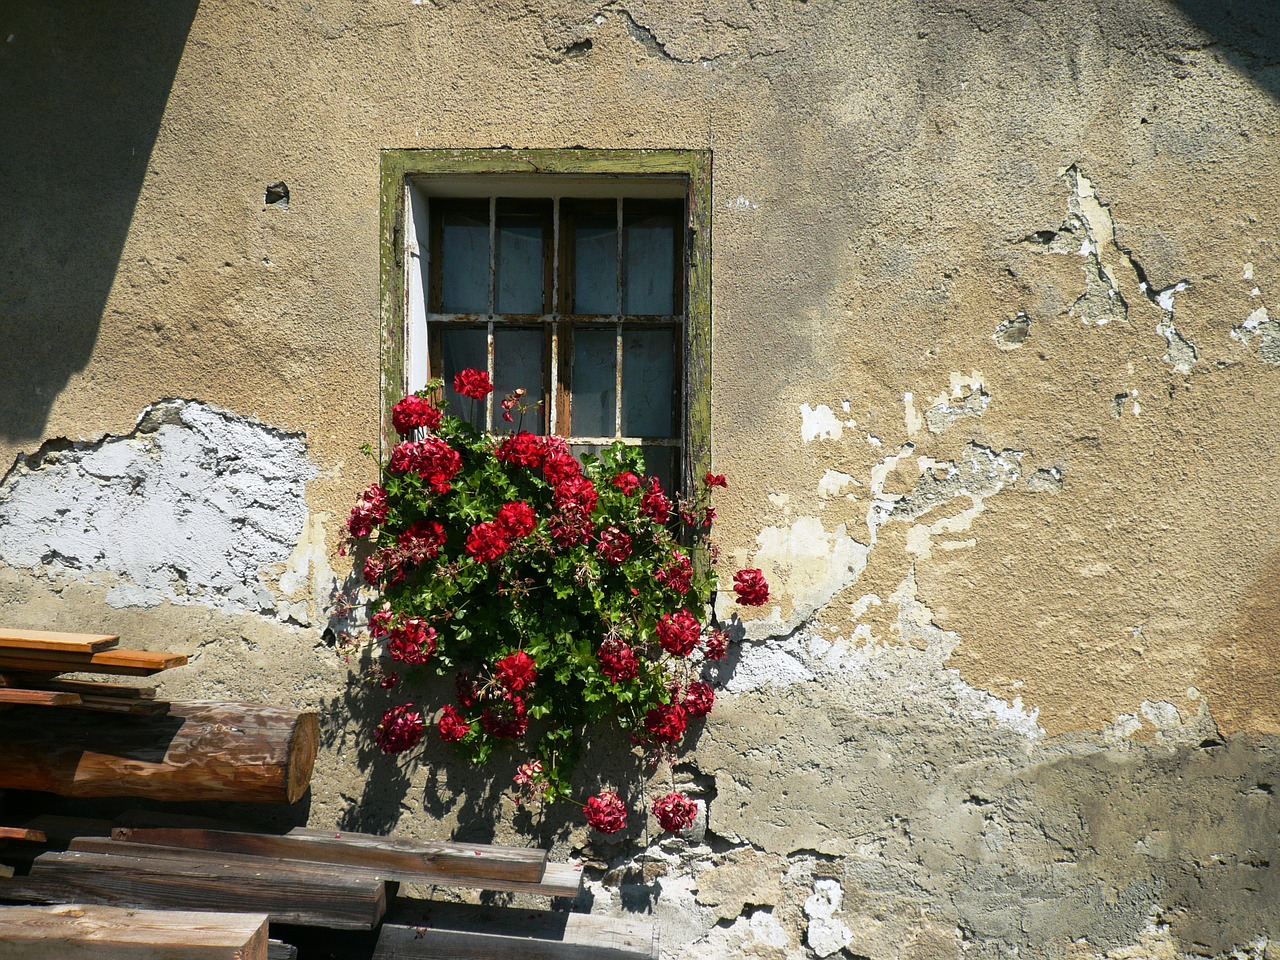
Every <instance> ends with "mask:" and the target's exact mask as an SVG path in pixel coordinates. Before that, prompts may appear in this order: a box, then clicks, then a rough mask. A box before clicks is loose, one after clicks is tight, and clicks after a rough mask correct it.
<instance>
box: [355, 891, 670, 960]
mask: <svg viewBox="0 0 1280 960" xmlns="http://www.w3.org/2000/svg"><path fill="white" fill-rule="evenodd" d="M428 957H432V958H439V957H448V958H450V960H482V958H484V960H487V958H490V957H504V958H507V960H658V925H657V924H656V923H655V922H654V921H653V920H652V919H648V918H646V919H636V918H628V917H608V916H593V915H591V914H586V913H560V912H552V911H533V912H531V911H529V910H520V909H515V908H512V907H488V906H473V905H470V904H461V903H458V904H452V903H439V902H436V901H430V900H427V901H397V903H396V904H395V906H394V908H393V910H392V912H391V914H390V915H389V918H388V920H387V921H386V922H384V923H383V925H382V929H381V932H380V933H379V935H378V944H377V947H376V948H375V950H374V953H373V958H372V960H425V958H428Z"/></svg>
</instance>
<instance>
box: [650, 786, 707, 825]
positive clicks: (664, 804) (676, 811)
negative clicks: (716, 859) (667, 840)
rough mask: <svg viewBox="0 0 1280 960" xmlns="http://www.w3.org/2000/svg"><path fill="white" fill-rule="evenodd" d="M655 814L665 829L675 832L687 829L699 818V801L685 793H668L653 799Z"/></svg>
mask: <svg viewBox="0 0 1280 960" xmlns="http://www.w3.org/2000/svg"><path fill="white" fill-rule="evenodd" d="M653 815H654V816H655V817H657V818H658V823H659V824H661V825H662V829H663V830H670V831H671V832H672V833H675V832H677V831H680V830H687V829H688V828H689V827H691V826H693V821H694V820H696V819H697V818H698V801H696V800H691V799H689V798H688V797H686V796H685V795H684V794H683V793H668V794H667V795H666V796H665V797H658V798H657V799H655V800H654V801H653Z"/></svg>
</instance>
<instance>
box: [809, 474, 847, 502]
mask: <svg viewBox="0 0 1280 960" xmlns="http://www.w3.org/2000/svg"><path fill="white" fill-rule="evenodd" d="M855 482H856V481H855V480H854V479H853V477H851V476H850V475H849V474H847V473H841V472H840V471H839V470H828V471H827V472H826V473H824V474H823V475H822V479H821V480H819V481H818V495H819V496H822V497H827V498H830V497H838V496H840V494H842V493H844V491H845V488H846V487H848V486H850V485H851V484H853V483H855ZM849 499H851V500H852V499H854V495H853V494H849Z"/></svg>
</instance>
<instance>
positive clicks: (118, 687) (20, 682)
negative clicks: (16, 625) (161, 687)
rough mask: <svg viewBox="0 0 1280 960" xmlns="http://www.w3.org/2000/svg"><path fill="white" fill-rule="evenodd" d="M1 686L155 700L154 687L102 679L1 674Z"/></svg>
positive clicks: (123, 698)
mask: <svg viewBox="0 0 1280 960" xmlns="http://www.w3.org/2000/svg"><path fill="white" fill-rule="evenodd" d="M0 687H25V688H34V689H37V690H61V691H62V692H64V693H79V694H88V695H89V696H94V697H114V698H117V699H122V700H154V699H155V695H156V691H155V688H154V687H133V686H127V685H125V684H121V683H107V682H105V681H102V680H47V679H46V680H42V679H38V678H32V677H25V678H24V677H23V676H21V675H19V676H5V675H4V674H0Z"/></svg>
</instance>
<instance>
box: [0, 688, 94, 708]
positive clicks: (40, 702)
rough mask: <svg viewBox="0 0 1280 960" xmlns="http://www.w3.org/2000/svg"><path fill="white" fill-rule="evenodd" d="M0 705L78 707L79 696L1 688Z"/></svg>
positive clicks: (49, 691)
mask: <svg viewBox="0 0 1280 960" xmlns="http://www.w3.org/2000/svg"><path fill="white" fill-rule="evenodd" d="M0 703H20V704H26V705H27V706H31V707H76V706H79V705H80V694H78V693H61V692H59V691H57V690H20V689H15V688H13V687H3V688H0Z"/></svg>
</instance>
